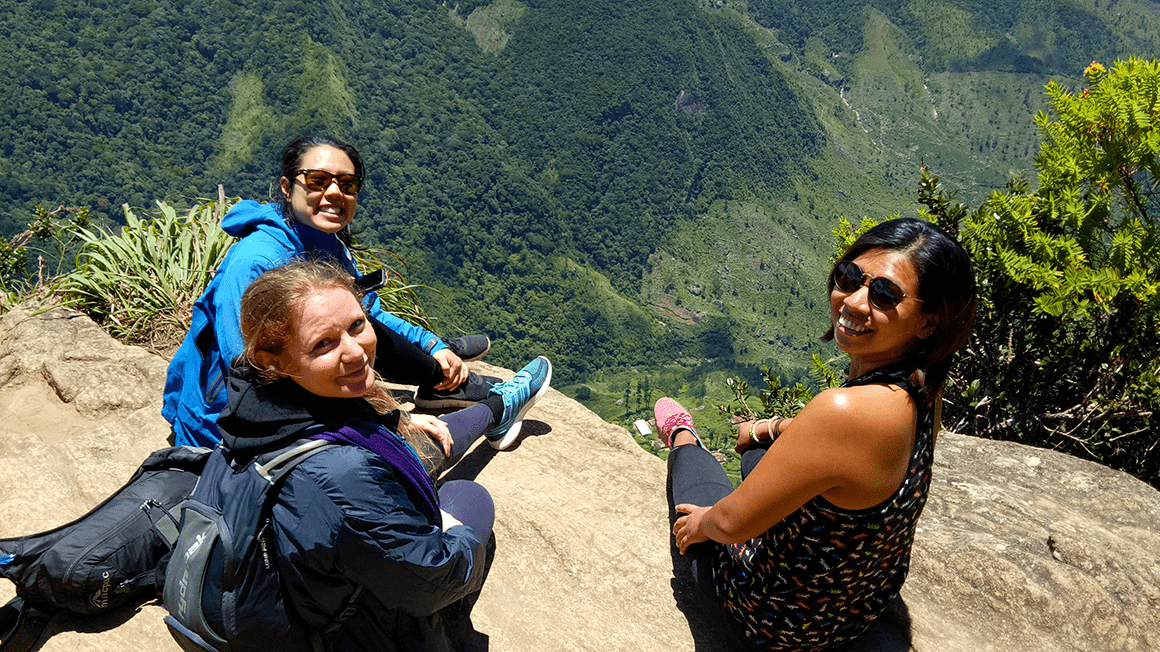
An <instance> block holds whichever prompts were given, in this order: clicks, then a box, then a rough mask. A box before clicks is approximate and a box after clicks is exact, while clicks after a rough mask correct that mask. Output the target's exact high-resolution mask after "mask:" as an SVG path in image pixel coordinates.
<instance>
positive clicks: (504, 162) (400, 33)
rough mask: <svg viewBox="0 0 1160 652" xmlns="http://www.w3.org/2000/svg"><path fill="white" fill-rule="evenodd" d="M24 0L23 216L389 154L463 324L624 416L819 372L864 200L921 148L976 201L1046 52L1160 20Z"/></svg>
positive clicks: (2, 226)
mask: <svg viewBox="0 0 1160 652" xmlns="http://www.w3.org/2000/svg"><path fill="white" fill-rule="evenodd" d="M0 5H2V6H3V11H2V12H0V25H2V26H3V33H4V34H5V35H6V39H5V40H4V41H2V42H0V63H2V64H3V65H4V68H5V69H6V70H8V71H9V72H8V74H9V79H8V81H7V82H6V83H5V84H4V86H3V89H0V116H2V117H3V120H2V121H0V199H2V200H3V201H0V235H4V236H10V235H12V234H14V233H17V232H19V231H21V230H23V229H24V228H25V225H26V224H27V223H28V221H29V220H30V219H31V215H32V209H33V207H34V206H36V205H37V204H42V205H45V206H57V205H82V206H88V207H90V208H91V209H92V210H93V213H94V215H95V216H96V217H97V219H98V221H104V222H105V223H108V224H114V223H117V222H119V221H120V220H122V211H121V208H120V207H121V205H122V204H129V205H130V206H132V207H135V208H148V207H149V206H151V205H152V203H153V202H154V200H158V199H163V200H167V201H172V202H175V203H179V204H180V203H182V202H184V201H188V200H190V199H192V198H195V197H206V196H213V195H216V188H217V185H218V184H221V185H223V186H224V188H225V192H226V193H227V194H228V195H230V196H241V197H246V198H257V199H261V198H265V197H267V196H268V193H269V190H270V188H271V183H272V182H273V181H274V180H275V179H274V174H275V168H276V158H277V153H278V151H279V150H280V148H281V146H282V145H283V144H285V142H287V141H288V140H289V139H291V138H292V137H294V136H296V135H299V134H302V133H307V132H325V133H332V134H334V135H337V136H339V137H341V138H343V139H346V140H348V141H350V142H351V143H353V144H354V145H355V146H356V147H358V149H359V150H360V152H361V153H362V154H363V156H364V159H365V160H366V162H367V167H368V173H369V176H368V183H367V186H366V189H365V190H364V191H363V193H362V195H361V196H360V204H361V206H360V210H359V214H358V218H357V219H356V222H355V226H356V231H357V237H358V239H359V240H360V242H363V243H365V244H377V245H383V246H386V247H388V248H390V249H392V250H393V251H396V252H397V253H398V254H400V255H401V256H402V258H403V259H404V260H406V261H407V263H408V265H409V267H408V274H409V279H410V280H411V281H413V282H418V283H422V284H425V285H427V286H429V287H430V288H433V289H434V290H437V291H438V293H435V292H430V291H424V292H423V293H422V294H421V298H422V299H423V301H424V304H425V307H426V309H427V311H428V314H429V315H430V316H431V318H432V319H433V320H434V328H435V329H436V330H437V331H438V332H441V333H445V334H448V335H455V334H458V333H461V332H467V331H482V332H486V333H488V334H490V335H492V337H493V339H494V340H495V341H496V344H495V347H494V349H493V354H492V360H493V361H495V362H497V363H499V364H504V365H507V366H518V365H520V364H522V362H523V361H525V360H526V359H529V358H530V357H532V356H533V355H536V354H539V353H545V354H548V355H550V356H551V357H552V359H553V360H554V361H555V363H556V366H557V369H558V372H557V376H556V378H557V382H556V384H557V385H558V386H561V387H563V388H564V389H565V391H567V392H569V393H570V394H572V395H578V396H580V397H581V398H582V399H584V400H585V401H586V402H588V403H589V404H590V405H591V406H592V407H594V408H595V409H597V411H599V412H600V413H601V414H603V415H604V416H605V417H608V418H618V419H621V420H631V419H635V418H640V417H641V416H644V415H646V414H647V413H648V412H649V410H650V407H651V403H652V400H653V399H655V398H656V396H657V395H659V392H666V393H674V394H682V393H683V394H685V395H687V396H690V397H694V398H696V400H697V401H698V402H700V401H701V400H702V399H703V398H704V397H705V396H706V395H710V396H712V395H714V394H723V393H724V388H723V384H722V383H720V382H717V381H718V380H719V379H720V378H721V377H722V376H723V375H725V374H729V375H733V374H742V375H745V376H747V377H749V378H751V379H754V380H755V379H756V378H757V371H756V369H757V366H758V365H762V364H766V365H770V366H772V367H773V368H774V369H775V370H777V371H778V372H779V373H780V374H781V375H782V376H783V377H784V378H785V379H786V380H789V381H793V380H798V379H803V378H805V377H806V371H805V370H806V362H807V360H808V358H809V356H810V354H813V353H819V354H821V355H822V356H823V357H829V356H830V355H832V354H833V353H834V352H835V351H834V349H833V348H832V347H830V346H829V345H822V344H820V343H818V342H817V340H816V337H817V335H819V334H820V332H821V331H822V330H823V327H824V324H825V321H826V306H825V302H824V300H823V299H824V297H823V294H824V285H823V282H824V276H825V273H826V269H827V267H828V264H829V263H828V261H829V256H830V255H831V254H832V249H833V244H832V237H831V236H830V229H831V228H833V226H835V225H836V223H837V220H838V218H840V217H843V216H844V217H847V218H849V219H851V220H857V219H859V218H861V217H862V216H874V217H882V216H885V215H889V214H893V213H895V212H899V211H901V212H904V213H909V212H911V211H913V210H914V208H915V206H916V199H915V197H916V188H917V171H918V167H919V165H920V164H921V163H923V162H925V163H926V164H927V165H929V166H931V167H932V169H933V171H934V172H935V173H936V174H940V175H941V176H942V178H943V181H944V183H945V184H947V185H948V186H949V187H951V188H958V189H961V190H962V194H961V195H960V197H961V198H963V199H965V200H968V201H973V200H977V199H979V198H981V197H982V196H984V195H985V194H986V193H988V192H989V191H991V190H993V189H995V188H998V187H1000V186H1002V184H1003V183H1005V182H1006V180H1007V179H1008V178H1009V176H1011V175H1012V174H1027V173H1029V172H1030V171H1031V169H1032V163H1031V162H1032V159H1033V157H1034V155H1035V153H1036V149H1037V147H1038V142H1039V139H1038V137H1037V135H1036V133H1035V130H1034V125H1033V123H1032V119H1031V118H1032V115H1033V114H1034V113H1035V112H1036V111H1039V110H1042V109H1043V108H1044V107H1045V106H1046V101H1045V100H1044V97H1043V92H1042V90H1043V86H1044V84H1045V83H1046V82H1047V80H1048V79H1049V78H1054V79H1056V80H1057V81H1061V83H1064V84H1065V85H1071V86H1074V85H1076V84H1077V81H1076V80H1077V78H1078V76H1079V73H1080V71H1081V70H1082V69H1083V67H1084V66H1085V65H1086V64H1087V63H1088V62H1089V61H1091V60H1093V59H1098V60H1104V61H1110V60H1111V59H1113V58H1116V57H1126V56H1127V55H1128V54H1141V55H1144V56H1149V55H1151V54H1152V53H1154V52H1155V51H1156V47H1155V44H1156V42H1155V37H1154V35H1155V34H1157V33H1160V32H1158V31H1157V27H1160V24H1158V23H1160V18H1158V17H1157V14H1156V12H1155V11H1154V8H1155V7H1154V4H1153V3H1148V2H1142V1H1139V2H1132V1H1128V0H1113V1H1109V0H1076V1H1062V2H1061V1H1058V0H1051V1H1049V0H1009V1H1007V2H1002V3H985V4H984V3H977V2H968V1H967V0H944V1H938V0H911V1H908V2H903V1H901V0H846V1H840V0H826V1H819V2H810V3H800V2H790V1H789V0H750V1H749V2H747V3H745V2H740V1H738V0H710V1H704V2H700V1H696V0H635V1H633V2H613V1H609V0H591V1H590V2H586V3H577V2H565V1H563V0H534V1H531V0H529V1H527V2H518V1H516V0H497V1H496V2H494V3H484V2H478V1H475V0H467V1H465V2H460V3H458V4H438V3H436V2H433V1H431V0H417V1H411V2H402V1H389V2H372V1H370V0H351V1H350V2H345V3H338V2H322V3H307V2H301V1H299V0H257V1H252V2H247V3H232V2H228V1H225V0H191V1H189V2H182V3H177V2H171V1H157V0H131V1H129V2H126V3H113V2H106V1H105V0H90V1H88V2H79V1H76V0H35V1H31V2H15V1H14V0H0ZM1000 5H1001V6H1000ZM706 379H709V380H708V381H707V380H706ZM713 427H716V426H713Z"/></svg>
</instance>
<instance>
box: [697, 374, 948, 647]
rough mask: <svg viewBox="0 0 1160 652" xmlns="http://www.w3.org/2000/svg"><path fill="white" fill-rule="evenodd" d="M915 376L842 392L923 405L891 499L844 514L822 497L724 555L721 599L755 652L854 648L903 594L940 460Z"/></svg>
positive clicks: (859, 381) (718, 570)
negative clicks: (867, 392) (889, 390)
mask: <svg viewBox="0 0 1160 652" xmlns="http://www.w3.org/2000/svg"><path fill="white" fill-rule="evenodd" d="M910 372H911V370H910V369H899V368H898V367H894V368H890V367H885V368H882V369H876V370H874V371H872V372H870V373H868V374H865V375H863V376H860V377H858V378H855V379H853V380H850V381H848V382H846V383H844V384H843V385H842V387H854V386H858V385H869V384H875V383H886V384H891V385H898V386H900V387H902V388H903V389H906V390H907V391H908V392H910V394H911V396H912V397H914V400H915V403H916V404H917V405H918V425H917V427H916V432H915V441H914V449H913V452H912V453H911V457H910V469H909V471H908V472H907V474H906V478H905V479H904V480H903V481H902V484H901V485H900V486H899V487H898V490H897V491H896V492H895V493H894V495H893V496H892V497H891V498H888V499H887V500H885V501H883V502H882V503H880V504H879V505H877V506H875V507H871V508H869V509H863V510H846V509H841V508H839V507H836V506H834V505H832V504H831V503H830V502H829V501H827V500H826V499H825V498H823V497H821V496H815V497H814V498H813V499H811V500H810V501H809V502H807V503H806V504H805V505H802V507H801V508H799V509H798V510H797V511H796V512H794V513H792V514H790V515H789V516H787V517H786V518H785V519H783V520H782V521H781V522H779V523H777V524H776V525H774V526H773V527H771V528H770V529H769V530H768V531H766V532H765V534H762V535H760V536H758V537H756V538H753V539H750V540H749V541H747V542H745V543H740V544H731V545H722V546H719V551H718V555H717V559H716V564H715V567H714V571H713V575H714V580H715V582H716V585H717V594H718V596H719V597H720V599H721V600H722V601H723V604H724V606H725V610H726V611H727V612H729V613H730V614H731V615H732V616H733V618H734V619H735V620H736V621H737V622H738V623H739V624H740V625H741V627H740V629H742V630H743V631H744V632H745V636H746V638H747V639H748V640H749V641H750V642H751V643H753V644H754V646H755V647H756V648H758V649H764V650H814V649H819V648H824V647H829V646H832V645H835V644H837V643H841V642H843V641H848V640H850V639H853V638H855V637H856V636H857V635H858V634H860V633H861V632H862V631H863V630H864V629H865V628H866V626H867V625H869V624H870V623H871V622H872V621H873V620H874V619H875V618H877V617H878V614H879V613H881V612H882V610H883V608H884V607H885V606H886V604H887V603H889V602H890V601H891V600H893V599H894V597H895V596H897V595H898V591H899V589H900V588H902V583H903V582H904V581H905V580H906V574H907V571H908V569H909V566H910V546H911V543H912V542H913V541H914V529H915V524H916V522H917V520H918V516H919V514H920V513H922V508H923V506H924V505H925V504H926V495H927V491H928V489H929V488H930V470H931V464H932V462H933V458H934V432H933V430H934V415H933V410H932V409H931V408H930V407H928V406H926V405H925V402H924V401H923V400H921V397H920V394H919V393H918V390H917V388H913V387H911V386H910V384H909V383H908V382H907V380H906V379H907V377H908V376H909V375H910Z"/></svg>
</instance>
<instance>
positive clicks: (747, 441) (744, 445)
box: [733, 419, 759, 453]
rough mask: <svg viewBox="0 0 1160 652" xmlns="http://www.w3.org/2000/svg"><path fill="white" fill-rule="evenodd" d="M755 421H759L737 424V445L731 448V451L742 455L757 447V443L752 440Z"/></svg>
mask: <svg viewBox="0 0 1160 652" xmlns="http://www.w3.org/2000/svg"><path fill="white" fill-rule="evenodd" d="M757 421H759V419H757V420H753V421H742V422H741V423H738V424H737V445H736V446H734V447H733V450H735V451H737V452H738V453H744V452H745V451H747V450H749V449H750V448H753V447H754V446H756V445H757V442H755V441H754V439H753V427H754V426H756V425H757Z"/></svg>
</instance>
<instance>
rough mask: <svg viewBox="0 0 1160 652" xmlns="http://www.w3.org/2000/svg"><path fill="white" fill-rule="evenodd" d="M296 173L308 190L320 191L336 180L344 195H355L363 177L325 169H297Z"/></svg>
mask: <svg viewBox="0 0 1160 652" xmlns="http://www.w3.org/2000/svg"><path fill="white" fill-rule="evenodd" d="M298 174H301V175H302V185H303V186H305V187H306V189H307V190H309V191H310V192H322V191H324V190H326V189H327V188H329V187H330V184H332V183H334V182H336V181H337V182H338V189H339V190H340V191H342V193H343V194H344V195H357V194H358V191H359V188H362V183H363V178H362V177H360V176H358V175H357V174H331V173H329V172H327V171H325V170H299V171H298Z"/></svg>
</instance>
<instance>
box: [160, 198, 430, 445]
mask: <svg viewBox="0 0 1160 652" xmlns="http://www.w3.org/2000/svg"><path fill="white" fill-rule="evenodd" d="M222 230H223V231H225V232H226V233H228V234H230V235H232V236H234V237H236V238H240V240H238V242H237V243H235V244H234V246H233V247H231V248H230V251H229V253H228V254H226V258H225V260H224V261H222V264H221V267H219V268H218V270H217V273H216V274H215V275H214V277H213V280H212V281H210V283H209V285H208V286H207V287H206V289H205V292H203V293H202V295H201V297H199V298H198V300H197V302H196V303H194V305H193V315H192V318H191V321H190V326H189V333H187V334H186V336H185V340H184V341H182V343H181V348H179V349H178V350H177V353H176V354H175V355H174V356H173V360H172V361H171V362H170V363H169V371H168V372H167V374H166V379H165V397H164V404H163V405H162V408H161V415H162V416H164V417H165V419H166V420H167V421H169V423H171V424H172V425H173V443H174V444H175V445H178V446H206V447H210V448H212V447H213V446H214V444H216V443H217V442H218V440H219V439H220V435H219V434H218V429H217V417H218V413H220V412H221V411H222V409H224V408H225V407H226V378H227V375H228V373H229V365H230V362H231V361H232V360H233V359H234V358H235V357H237V356H238V355H239V354H241V353H242V352H243V350H244V349H245V344H244V343H243V342H242V328H241V309H242V293H243V292H245V291H246V288H247V287H249V285H250V283H251V282H252V281H253V280H254V279H256V278H258V277H259V276H261V275H262V274H263V273H265V272H267V271H269V270H271V269H273V268H275V267H278V266H280V265H284V264H286V263H288V262H290V261H292V260H294V259H295V258H298V257H301V256H302V255H304V254H312V255H322V256H325V257H329V258H331V259H333V260H335V261H337V262H339V263H341V264H342V265H343V266H344V267H345V268H346V269H347V271H349V272H350V273H351V274H352V275H354V276H356V277H357V276H360V275H361V274H359V272H358V269H357V268H356V267H355V264H354V257H353V256H351V254H350V251H349V250H348V249H347V247H346V245H344V244H343V243H342V241H341V240H339V239H338V236H336V235H334V234H331V233H324V232H322V231H319V230H317V229H315V228H313V227H310V226H308V225H305V224H302V223H300V222H295V221H289V222H288V221H287V220H286V219H284V218H283V217H282V211H281V209H280V207H279V206H278V205H277V204H259V203H258V202H256V201H252V200H245V201H242V202H240V203H238V205H236V206H234V207H233V209H231V210H230V212H229V213H226V216H225V217H224V218H223V219H222ZM363 303H364V307H365V308H366V309H367V313H368V314H369V315H370V317H371V318H373V319H375V320H376V321H378V322H379V323H381V324H382V325H384V326H386V327H387V328H390V329H391V330H393V331H395V332H396V333H399V334H400V335H402V336H403V337H404V338H406V339H407V340H408V341H409V342H411V343H412V344H415V345H416V346H418V347H419V348H421V349H423V350H424V351H426V352H427V353H435V352H437V351H440V350H442V349H445V348H447V347H446V345H445V344H444V343H443V342H442V341H441V340H440V339H439V338H438V337H436V336H435V335H434V334H432V333H431V332H430V331H427V330H426V329H423V328H421V327H419V326H416V325H414V324H411V323H409V322H407V321H404V320H402V319H400V318H399V317H396V316H395V315H393V314H391V313H389V312H386V311H384V310H383V309H382V306H381V305H380V304H379V298H378V295H376V294H375V293H373V292H372V293H369V294H368V295H367V298H366V299H365V300H364V302H363Z"/></svg>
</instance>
